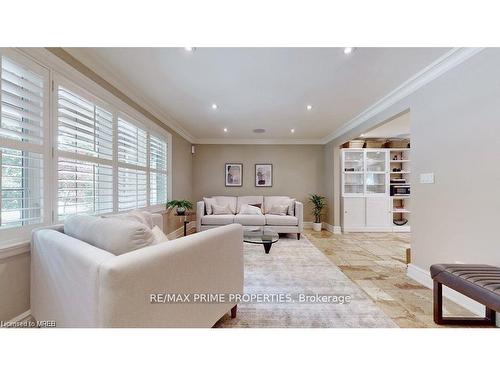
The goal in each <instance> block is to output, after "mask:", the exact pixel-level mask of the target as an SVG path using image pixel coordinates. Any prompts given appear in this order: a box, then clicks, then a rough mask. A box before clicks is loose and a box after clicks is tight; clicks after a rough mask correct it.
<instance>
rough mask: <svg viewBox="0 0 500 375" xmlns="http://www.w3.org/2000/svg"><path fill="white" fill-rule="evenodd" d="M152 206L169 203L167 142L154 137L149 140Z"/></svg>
mask: <svg viewBox="0 0 500 375" xmlns="http://www.w3.org/2000/svg"><path fill="white" fill-rule="evenodd" d="M149 168H150V173H149V186H150V204H151V205H157V204H164V203H166V202H167V142H165V141H164V140H162V139H161V138H159V137H156V136H154V135H151V136H150V139H149Z"/></svg>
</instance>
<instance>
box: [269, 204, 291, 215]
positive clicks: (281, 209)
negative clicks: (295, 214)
mask: <svg viewBox="0 0 500 375" xmlns="http://www.w3.org/2000/svg"><path fill="white" fill-rule="evenodd" d="M287 213H288V205H283V206H281V205H279V206H278V205H274V206H272V207H271V209H270V210H269V214H271V215H281V216H285V215H286V214H287Z"/></svg>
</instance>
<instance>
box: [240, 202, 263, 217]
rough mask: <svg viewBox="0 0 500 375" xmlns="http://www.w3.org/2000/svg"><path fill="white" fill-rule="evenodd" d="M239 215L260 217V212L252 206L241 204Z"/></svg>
mask: <svg viewBox="0 0 500 375" xmlns="http://www.w3.org/2000/svg"><path fill="white" fill-rule="evenodd" d="M240 215H262V211H261V210H260V208H259V207H256V206H254V205H253V204H242V205H241V207H240Z"/></svg>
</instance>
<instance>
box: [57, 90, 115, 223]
mask: <svg viewBox="0 0 500 375" xmlns="http://www.w3.org/2000/svg"><path fill="white" fill-rule="evenodd" d="M75 91H76V90H74V89H71V90H70V89H67V88H66V87H64V86H59V87H58V90H57V107H58V132H57V135H58V159H57V160H58V161H57V182H58V194H57V200H58V203H57V210H58V217H59V219H60V220H62V219H64V218H65V217H66V216H68V215H72V214H103V213H109V212H113V211H114V210H113V164H112V162H113V114H112V112H110V111H108V110H106V109H104V108H102V106H99V105H98V104H96V103H95V101H92V100H91V99H89V96H88V95H86V97H84V95H83V93H82V94H79V93H77V92H75Z"/></svg>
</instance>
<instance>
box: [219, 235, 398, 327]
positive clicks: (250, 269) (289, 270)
mask: <svg viewBox="0 0 500 375" xmlns="http://www.w3.org/2000/svg"><path fill="white" fill-rule="evenodd" d="M294 237H295V236H294ZM244 257H245V287H244V291H245V294H246V295H247V299H248V298H250V296H253V298H260V301H258V302H255V300H254V302H246V303H240V304H239V305H238V314H237V317H236V318H235V319H230V317H229V315H226V316H224V317H223V318H222V319H221V320H220V321H219V322H218V323H217V324H216V327H240V328H243V327H248V328H314V327H318V328H328V327H331V328H368V327H370V328H371V327H373V328H389V327H390V328H392V327H396V324H395V323H394V322H393V321H392V320H391V319H390V318H389V317H388V316H387V315H385V313H384V312H383V311H382V310H380V309H379V308H378V307H377V306H376V305H375V304H374V303H373V301H372V300H371V299H370V298H369V297H368V296H367V295H366V294H365V293H364V292H363V291H362V290H361V289H360V288H358V286H357V285H356V284H354V283H353V282H352V281H350V280H349V279H348V278H347V276H345V275H344V274H343V273H342V271H341V270H340V269H339V268H338V267H337V266H335V265H334V264H333V263H331V262H330V260H328V258H327V257H326V256H325V255H323V253H322V252H321V251H320V250H318V249H317V248H316V247H315V246H314V245H313V244H312V243H311V242H309V240H308V239H307V238H304V237H302V239H301V240H300V241H298V240H297V239H295V238H292V237H286V236H284V237H281V238H280V240H279V241H278V242H277V243H275V244H273V246H272V248H271V252H270V253H269V254H265V253H264V248H263V246H262V245H254V244H246V243H245V244H244ZM265 296H267V297H265ZM346 296H349V297H350V302H349V303H345V302H346V301H348V300H349V298H347V297H346ZM265 298H267V301H265V302H263V301H262V299H265ZM304 299H307V302H304ZM269 301H270V302H269ZM342 301H343V302H344V303H339V302H342Z"/></svg>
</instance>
